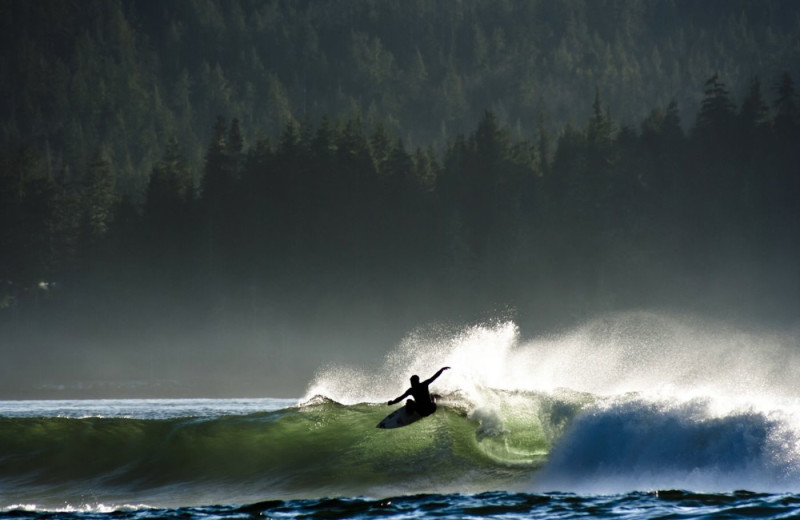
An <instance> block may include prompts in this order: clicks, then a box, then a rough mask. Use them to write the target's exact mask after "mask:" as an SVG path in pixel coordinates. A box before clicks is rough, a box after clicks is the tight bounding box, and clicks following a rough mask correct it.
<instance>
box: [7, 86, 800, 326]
mask: <svg viewBox="0 0 800 520" xmlns="http://www.w3.org/2000/svg"><path fill="white" fill-rule="evenodd" d="M773 87H774V88H772V89H771V90H773V92H774V100H773V101H772V103H768V102H767V101H766V99H765V95H764V93H763V92H762V90H763V88H762V86H761V83H760V81H759V79H758V78H756V79H754V80H753V81H752V84H751V88H750V89H749V91H748V93H747V95H746V96H745V97H744V98H743V99H742V100H741V103H740V104H739V105H738V107H737V105H736V104H735V102H734V100H733V99H732V97H731V95H730V93H729V92H728V89H727V87H726V85H725V84H724V82H723V81H722V80H721V79H720V78H719V77H718V76H717V75H714V76H712V77H711V78H710V79H709V80H708V81H707V82H706V85H705V90H704V93H703V100H702V105H701V109H700V111H699V113H698V114H697V117H696V120H695V121H694V122H693V123H692V124H691V125H690V130H689V131H688V132H685V131H684V130H683V125H682V123H681V120H680V116H679V111H678V107H677V105H676V103H674V102H673V103H670V104H669V105H668V106H666V107H659V108H656V109H653V110H652V112H651V113H650V114H649V116H648V117H647V118H645V119H644V120H643V121H642V122H641V124H640V126H639V128H631V127H627V126H619V125H618V124H617V123H616V122H615V121H614V119H613V118H612V117H611V115H610V109H609V107H608V106H607V105H604V104H603V103H602V97H601V95H600V91H599V89H597V90H596V93H595V101H594V103H593V105H592V110H591V116H590V117H589V119H588V121H586V123H585V124H584V125H581V126H575V125H567V126H566V127H564V128H563V129H562V130H561V131H559V132H558V133H557V134H556V135H553V134H551V133H550V132H549V131H548V130H547V129H545V128H544V127H542V128H541V129H540V131H539V133H538V136H537V138H536V139H533V140H529V139H526V138H523V137H518V136H516V137H515V136H514V132H513V131H512V130H511V129H510V128H509V127H507V126H506V125H503V124H501V123H500V122H499V120H498V118H497V117H496V116H495V114H494V113H492V112H491V111H486V112H485V113H484V115H483V117H482V119H481V120H480V122H479V124H478V125H477V128H475V130H474V131H472V132H471V133H469V134H467V135H459V136H457V137H456V138H454V139H452V140H450V141H449V142H448V143H447V145H446V146H445V147H444V148H443V149H442V150H435V149H434V148H433V147H431V146H427V147H424V146H417V147H413V148H410V147H407V146H406V145H404V143H403V140H402V139H401V138H399V137H398V136H397V135H394V134H392V133H391V132H389V131H388V130H387V128H386V126H385V125H382V124H376V125H374V126H372V127H368V126H367V125H366V124H365V122H364V120H363V118H361V117H358V116H356V117H351V118H348V119H333V118H328V117H324V118H322V119H321V120H320V121H319V122H318V123H316V124H315V123H313V122H311V121H310V120H305V121H303V122H301V123H297V122H295V121H289V122H288V123H287V125H286V126H285V128H284V130H283V132H282V133H281V135H280V137H279V139H278V140H277V142H274V143H273V142H271V141H270V140H269V139H268V138H256V139H254V140H253V141H252V142H251V141H249V140H248V139H247V136H245V135H243V132H242V130H241V125H240V123H239V121H238V120H237V119H232V120H230V121H228V120H226V118H224V117H222V116H220V117H219V118H218V119H217V122H216V124H215V126H214V128H213V132H212V138H211V139H210V142H209V143H208V146H207V149H206V152H205V157H204V161H203V167H202V171H200V172H197V171H194V170H193V168H192V167H191V166H190V163H189V161H187V159H186V157H185V156H184V155H183V154H182V152H181V148H180V146H179V144H178V141H177V140H176V139H174V138H173V139H171V140H169V142H168V143H166V144H165V151H164V153H163V155H162V157H161V158H160V159H159V160H158V161H157V162H156V164H155V166H154V167H153V170H152V174H151V175H150V179H149V183H148V187H147V190H146V197H145V200H144V201H143V202H142V203H141V204H137V203H136V201H134V200H133V199H132V198H130V197H119V196H117V195H116V192H115V190H114V175H113V169H112V167H111V164H110V160H109V157H108V154H107V152H106V151H104V150H103V149H102V148H101V149H98V151H97V152H96V153H95V155H94V158H93V160H92V161H91V163H90V165H89V168H88V173H87V174H86V175H84V176H82V177H81V178H80V179H75V178H73V177H72V176H70V175H68V174H62V175H61V176H54V175H52V174H49V173H48V172H47V169H46V168H45V167H44V162H45V161H44V160H43V157H42V156H41V154H39V153H37V152H36V151H35V149H34V148H32V147H20V148H16V149H13V150H11V151H7V152H6V153H4V154H3V155H2V157H1V158H0V160H2V168H1V169H0V171H2V172H4V174H3V176H2V177H0V182H2V185H0V194H2V201H0V208H2V209H1V210H0V211H2V212H3V222H4V223H6V224H5V225H3V226H2V237H0V244H2V246H0V248H1V249H2V250H3V251H5V253H4V254H3V255H2V265H0V273H2V275H0V281H2V283H3V287H2V293H0V307H1V308H2V309H1V310H0V312H2V313H3V315H4V316H5V318H6V319H12V320H16V319H22V318H23V317H24V316H25V315H26V313H27V314H35V313H37V312H39V309H42V308H71V309H73V312H74V313H75V315H78V314H80V312H79V310H84V311H85V310H86V309H92V310H93V311H92V313H91V314H92V316H93V317H92V318H91V319H97V316H98V313H99V314H100V315H108V316H121V315H124V316H126V319H134V320H137V319H143V318H145V317H149V318H158V319H163V320H169V319H172V317H175V316H182V319H190V318H189V316H194V317H197V316H209V315H223V316H236V317H237V318H236V319H243V318H242V316H251V317H252V318H253V319H257V318H258V316H261V315H262V314H263V313H269V312H272V313H276V312H277V313H279V314H280V313H285V314H286V315H291V316H303V317H306V318H307V317H308V316H312V317H313V316H314V315H315V313H318V314H322V313H324V312H325V311H326V309H328V310H329V309H330V308H331V307H336V306H344V307H346V306H348V305H355V304H354V302H360V303H361V304H364V305H377V306H384V307H385V310H386V312H387V313H389V314H390V315H391V314H394V313H402V312H405V313H412V314H414V318H415V319H417V318H419V317H424V316H427V317H430V318H432V319H435V318H440V319H457V318H463V317H469V316H475V315H477V314H479V313H481V312H483V311H485V310H487V309H489V310H492V311H498V310H501V309H505V308H508V307H511V308H514V309H516V312H518V313H520V314H522V315H524V316H526V317H533V318H531V319H534V320H542V321H546V322H555V321H558V320H560V319H565V317H578V316H581V315H584V314H586V313H589V312H598V311H603V310H611V309H618V308H627V307H633V306H678V307H682V308H687V307H689V308H691V307H693V306H698V307H702V306H703V305H708V306H711V307H713V306H723V307H724V306H736V305H744V307H743V308H746V309H748V310H749V311H752V310H753V308H756V307H758V308H759V309H760V312H764V313H771V314H773V315H784V314H785V315H789V314H791V313H792V312H793V311H796V309H797V304H798V303H800V302H798V295H800V291H798V289H800V285H799V284H800V276H798V272H797V269H796V265H797V259H798V258H800V240H799V239H800V237H799V236H798V231H797V230H798V229H800V201H799V200H798V196H800V170H798V166H797V165H798V164H800V161H799V160H800V109H799V108H798V98H797V92H796V90H795V86H794V83H793V80H792V78H791V76H790V74H789V73H784V74H783V75H782V76H781V77H780V78H779V80H778V81H777V82H776V83H775V84H774V85H773ZM197 178H200V179H201V183H200V184H199V185H198V184H197V182H195V179H197ZM748 301H749V302H752V306H747V304H746V302H748ZM402 309H406V310H402ZM408 309H411V310H408ZM86 319H89V318H86Z"/></svg>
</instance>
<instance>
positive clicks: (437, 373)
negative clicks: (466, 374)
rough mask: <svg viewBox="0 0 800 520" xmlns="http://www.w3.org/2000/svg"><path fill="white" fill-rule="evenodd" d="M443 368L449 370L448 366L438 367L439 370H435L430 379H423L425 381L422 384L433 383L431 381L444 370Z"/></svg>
mask: <svg viewBox="0 0 800 520" xmlns="http://www.w3.org/2000/svg"><path fill="white" fill-rule="evenodd" d="M445 370H450V367H442V368H440V369H439V371H438V372H436V373H435V374H433V376H432V377H431V378H430V379H428V380H427V381H425V383H424V384H426V385H429V384H431V383H433V381H434V380H435V379H436V378H437V377H439V376H440V375H442V372H444V371H445Z"/></svg>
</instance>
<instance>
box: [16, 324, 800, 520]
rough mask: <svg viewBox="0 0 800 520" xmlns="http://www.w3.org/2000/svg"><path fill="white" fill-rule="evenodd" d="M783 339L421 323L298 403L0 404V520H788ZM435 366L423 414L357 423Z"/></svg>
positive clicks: (798, 477) (795, 363)
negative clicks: (407, 420)
mask: <svg viewBox="0 0 800 520" xmlns="http://www.w3.org/2000/svg"><path fill="white" fill-rule="evenodd" d="M799 347H800V346H798V345H797V338H796V335H794V334H789V333H786V334H778V333H774V332H770V333H764V332H746V331H743V330H740V329H737V328H735V327H733V326H730V325H725V324H721V323H714V322H709V321H707V320H700V319H698V318H689V317H676V316H670V315H665V314H656V313H645V312H636V313H625V314H615V315H609V316H606V317H603V318H598V319H595V320H592V321H590V322H587V323H585V324H583V325H581V326H579V327H576V328H574V329H572V330H568V331H564V332H561V333H554V334H552V335H549V336H546V337H537V338H534V339H523V338H521V336H520V332H519V330H518V328H517V326H516V325H515V324H514V323H513V322H497V323H493V324H483V325H476V326H472V327H467V328H460V329H459V328H451V327H443V326H440V327H428V328H425V329H420V330H418V331H415V332H414V333H412V334H410V335H409V336H408V337H407V338H406V339H405V340H404V341H403V342H402V343H401V344H400V345H398V346H397V347H396V348H395V349H394V350H392V351H391V352H390V353H389V354H388V355H387V357H386V359H385V361H384V363H383V364H382V366H380V367H377V368H374V367H372V368H369V367H357V366H337V365H328V366H323V367H321V368H320V369H319V371H318V372H317V374H316V375H315V376H314V378H313V380H312V381H310V382H309V384H308V387H307V391H306V393H305V395H303V396H300V397H299V398H297V399H269V398H264V399H241V400H172V401H170V400H150V401H144V400H128V401H126V400H117V401H39V402H25V401H16V402H0V516H3V517H9V518H12V517H13V518H53V517H54V515H55V517H59V518H61V517H63V518H97V517H98V515H99V516H101V517H102V516H103V515H112V516H113V517H114V518H121V517H131V518H164V517H176V518H178V517H180V518H211V517H213V518H227V517H230V518H244V517H251V516H266V517H273V518H281V517H283V518H288V517H304V516H311V517H321V516H322V517H331V518H350V517H353V518H356V517H363V518H366V517H370V518H373V517H375V516H379V517H386V518H409V517H428V516H436V517H438V518H467V517H487V516H490V517H493V518H520V517H525V518H530V517H537V516H539V517H542V518H569V517H572V516H575V515H577V516H592V517H603V518H612V517H613V518H619V517H628V518H667V517H671V518H675V517H693V518H701V517H709V518H711V517H718V516H720V515H722V516H727V517H742V518H755V517H758V518H788V517H792V516H798V515H800V496H799V495H798V493H800V399H799V398H798V393H797V390H796V388H797V384H796V374H798V368H800V357H799V356H798V348H799ZM441 366H451V367H452V369H451V370H449V371H447V372H445V373H444V374H443V375H442V376H441V377H440V378H439V379H437V380H436V382H435V383H434V384H433V385H432V388H431V390H432V391H433V392H434V393H435V394H438V396H439V397H438V403H439V409H438V411H437V412H436V414H434V415H433V416H431V417H428V418H425V419H424V420H422V421H419V422H418V423H415V424H413V425H411V426H408V427H405V428H400V429H397V430H388V431H386V430H379V429H377V428H376V427H375V426H376V425H377V423H378V422H379V421H380V420H381V419H382V418H383V417H384V416H386V415H387V414H388V413H389V412H390V411H392V410H393V409H395V408H396V407H389V406H387V405H386V401H388V400H389V399H391V398H394V397H396V396H397V395H400V394H401V393H402V392H403V391H404V390H405V389H406V388H407V385H408V378H409V377H410V376H411V375H412V374H418V375H420V377H421V378H427V377H430V375H432V374H433V373H434V372H435V371H436V370H437V369H438V368H440V367H441ZM326 515H327V516H326Z"/></svg>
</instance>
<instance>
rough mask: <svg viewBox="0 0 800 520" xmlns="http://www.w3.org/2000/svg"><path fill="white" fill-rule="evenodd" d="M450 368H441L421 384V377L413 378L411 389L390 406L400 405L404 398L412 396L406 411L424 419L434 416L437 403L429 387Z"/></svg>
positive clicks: (407, 403)
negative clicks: (415, 413) (432, 397)
mask: <svg viewBox="0 0 800 520" xmlns="http://www.w3.org/2000/svg"><path fill="white" fill-rule="evenodd" d="M449 368H450V367H442V368H440V369H439V371H438V372H436V373H435V374H433V377H431V378H430V379H426V380H425V381H423V382H421V383H420V382H419V376H417V375H413V376H411V388H409V389H408V390H406V391H405V393H403V395H401V396H400V397H398V398H397V399H392V400H391V401H389V406H392V405H393V404H397V403H399V402H400V401H402V400H403V398H404V397H407V396H411V397H413V399H409V400H408V401H406V410H408V412H409V413H413V412H417V413H418V414H419V415H421V416H422V417H427V416H428V415H430V414H432V413H433V412H435V411H436V403H434V402H433V399H431V393H430V390H428V386H429V385H430V384H431V383H433V381H434V380H435V379H436V378H437V377H439V376H440V375H442V372H444V371H445V370H448V369H449Z"/></svg>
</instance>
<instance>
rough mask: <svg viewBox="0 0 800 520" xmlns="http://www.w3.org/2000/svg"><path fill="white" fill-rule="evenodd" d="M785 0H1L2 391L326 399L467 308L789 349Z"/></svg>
mask: <svg viewBox="0 0 800 520" xmlns="http://www.w3.org/2000/svg"><path fill="white" fill-rule="evenodd" d="M798 16H800V4H798V3H796V2H788V1H763V2H745V1H730V2H711V1H709V2H671V1H666V0H665V1H656V0H653V1H648V2H637V3H634V2H602V1H593V0H585V1H584V0H581V1H577V2H561V1H554V2H489V1H482V0H470V1H464V2H457V3H456V2H453V3H442V2H424V1H422V2H405V1H383V2H374V3H372V2H347V3H339V2H332V1H312V2H291V1H275V2H251V1H246V0H242V1H231V2H214V1H198V2H147V1H135V0H127V1H114V2H110V1H86V2H80V3H77V4H73V3H67V2H59V1H39V2H24V1H9V0H3V1H2V2H0V23H1V24H2V30H1V31H0V40H2V49H3V53H2V56H1V57H0V60H1V61H2V70H3V74H2V75H3V79H2V81H0V212H1V213H0V214H2V221H1V223H0V349H2V354H3V362H2V364H0V399H21V398H37V399H40V398H45V399H58V398H90V397H259V396H270V397H294V398H297V397H301V396H304V395H306V394H309V393H310V394H314V393H316V392H315V391H314V388H317V389H318V390H319V393H321V394H325V388H328V394H325V395H327V397H330V398H337V395H333V394H336V390H334V389H333V387H335V386H336V385H333V386H331V387H324V385H323V386H319V384H321V382H325V381H328V382H330V381H331V380H338V379H337V378H335V377H334V378H331V377H329V376H330V374H332V373H338V372H337V370H343V371H344V372H342V373H351V374H353V375H352V377H353V378H355V379H354V381H361V382H364V384H365V385H366V384H370V385H372V386H373V387H374V386H375V382H374V381H375V380H374V379H370V377H373V376H365V375H364V374H369V373H374V374H383V376H382V379H380V380H381V381H386V380H387V379H388V378H390V377H392V376H394V377H397V378H398V381H397V382H392V384H393V385H402V384H403V381H405V380H406V378H407V376H406V373H405V372H406V371H410V370H411V369H410V368H409V369H406V370H404V369H403V368H402V367H397V366H395V365H392V360H393V359H395V358H396V356H398V355H400V354H398V353H400V352H405V351H404V350H403V349H404V348H407V345H409V344H411V343H414V342H416V343H415V344H424V345H427V347H425V348H419V349H417V350H415V351H414V352H416V357H415V358H414V360H409V361H408V362H407V363H406V364H407V365H409V366H411V365H414V366H416V367H417V368H416V370H418V371H419V372H421V373H422V372H425V373H427V372H433V370H434V369H435V368H436V363H437V362H439V361H438V360H439V359H440V358H441V356H438V355H437V354H436V352H439V351H438V350H437V349H442V348H445V349H446V348H449V347H447V345H450V346H452V342H454V341H455V342H457V341H458V338H461V337H462V334H467V332H465V331H469V330H473V329H471V327H475V326H478V327H483V326H485V327H488V330H505V329H504V327H511V328H512V329H513V330H515V331H516V332H515V334H519V337H518V338H517V339H515V340H514V344H515V345H518V346H519V348H522V349H525V348H529V347H525V346H526V345H531V344H541V342H547V341H555V342H556V343H558V342H559V341H566V340H565V339H564V338H573V337H574V336H575V334H579V333H581V332H580V331H586V330H595V329H594V328H593V327H594V325H592V324H596V323H604V324H606V325H605V326H606V327H610V328H612V329H614V330H624V331H625V334H624V335H621V336H619V337H618V338H617V339H616V340H615V342H612V343H613V344H614V345H615V348H616V349H617V350H616V351H614V352H617V354H619V353H620V352H623V351H624V352H625V353H627V354H631V353H636V352H639V353H641V352H647V353H648V354H647V356H649V357H648V358H647V359H649V360H650V362H648V363H645V362H641V363H639V364H636V363H634V362H631V363H633V365H631V366H632V367H634V366H636V367H639V369H641V368H642V367H643V366H663V365H664V363H668V360H670V359H672V361H673V362H675V360H676V359H681V360H685V362H686V363H689V364H695V365H696V364H697V363H700V364H702V362H701V361H698V360H699V359H701V358H693V357H691V356H689V355H688V353H687V352H689V351H691V352H706V350H704V349H706V348H708V349H709V350H708V351H707V352H708V353H709V356H711V357H712V358H713V359H717V360H718V361H719V363H725V362H726V361H729V360H730V359H732V358H733V357H734V355H735V356H739V357H741V356H745V357H747V359H751V358H758V357H759V353H761V354H764V352H765V350H764V349H767V347H763V345H765V344H768V345H770V347H769V348H768V349H767V350H769V352H770V354H769V356H772V357H771V358H770V359H772V361H771V362H770V363H771V364H770V365H769V366H772V367H776V368H775V370H778V369H777V367H779V366H781V365H784V366H796V364H792V363H794V361H795V358H796V354H794V352H795V351H796V350H795V349H796V348H797V347H798V345H797V326H798V321H797V317H798V311H799V310H800V269H798V259H800V233H798V230H800V201H798V196H799V195H800V175H799V174H798V172H800V169H799V168H798V164H800V162H798V160H799V159H800V105H799V104H798V103H799V102H800V101H798V95H797V90H796V87H795V83H794V80H795V79H796V78H797V77H800V69H799V68H798V65H800V56H798V48H797V43H796V40H797V34H798V31H800V27H798ZM632 316H637V317H638V318H635V320H634V321H636V323H638V324H639V325H637V326H630V323H631V320H632V319H633V318H631V317H632ZM665 323H669V324H670V325H668V326H667V325H665ZM687 327H688V328H689V329H690V330H693V331H695V332H694V333H693V334H691V335H685V334H683V332H682V331H685V330H687ZM667 329H669V330H671V331H672V332H668V331H667ZM604 330H605V329H604ZM654 330H658V332H657V335H658V337H659V338H661V339H659V341H658V342H657V345H658V347H657V348H656V347H653V344H652V342H651V339H652V337H653V335H654V334H656V332H654ZM604 334H605V333H602V334H601V333H597V334H594V333H592V334H589V333H587V335H585V336H584V339H583V340H581V342H580V344H581V345H583V347H581V348H582V350H580V352H581V354H576V356H585V355H587V350H586V349H588V351H594V352H603V353H605V354H604V356H603V358H604V359H609V358H613V359H617V357H616V356H617V354H613V355H612V354H611V353H610V351H609V350H608V349H609V347H608V345H609V343H608V339H607V337H606V336H605V335H604ZM708 335H713V336H714V337H715V338H717V340H719V338H720V337H725V338H728V339H729V341H727V343H730V345H729V347H726V348H729V349H730V350H729V351H726V350H725V349H723V348H722V347H720V346H719V344H721V343H726V341H722V340H719V341H717V344H716V346H714V347H713V348H712V347H709V346H708V344H707V343H705V342H704V341H703V340H701V339H698V338H707V337H708ZM665 337H680V338H682V339H681V341H680V342H679V343H680V344H675V343H671V342H670V341H666V340H664V338H665ZM742 337H746V338H750V339H749V340H748V341H749V343H747V345H746V346H744V347H743V346H742V343H741V341H739V339H741V338H742ZM420 338H423V339H420ZM559 338H560V339H559ZM494 341H495V340H492V341H488V342H487V343H485V344H482V345H483V346H482V347H481V350H482V351H486V352H494V351H493V350H492V349H494V348H495V347H496V346H495V345H494V343H493V342H494ZM497 341H500V340H497ZM558 344H561V343H558ZM570 344H573V343H570ZM514 348H517V347H514ZM542 348H543V347H542ZM563 348H565V349H566V348H567V347H563ZM593 349H595V350H593ZM654 349H655V350H654ZM687 349H688V350H687ZM613 350H614V349H612V351H613ZM712 350H713V354H711V353H710V352H711V351H712ZM721 352H728V354H724V355H723V354H720V353H721ZM734 353H736V354H734ZM777 353H780V354H777ZM659 354H660V355H659ZM475 355H476V356H477V354H475ZM498 355H499V354H498ZM541 355H542V356H545V352H542V353H541ZM548 355H550V354H548ZM764 355H767V354H764ZM437 356H438V357H437ZM715 356H716V357H715ZM428 357H430V363H431V364H430V365H429V364H428V362H429V360H428V359H427V358H428ZM445 357H446V356H445ZM500 357H501V358H502V356H500ZM634 357H635V356H634ZM481 359H483V358H481ZM503 359H505V358H503ZM531 359H536V356H533V357H532V358H531ZM637 359H638V358H637ZM703 359H704V358H703ZM655 360H658V363H656V361H655ZM787 360H791V362H790V361H787ZM619 362H620V363H623V364H622V365H619V366H617V365H614V368H609V369H608V370H609V372H608V374H618V372H616V371H617V370H621V367H623V366H626V365H624V363H628V362H629V361H622V359H621V358H619ZM609 363H610V362H609ZM787 363H788V365H787ZM388 366H393V367H395V368H396V371H391V372H390V373H386V370H387V368H386V367H388ZM609 367H611V365H609ZM532 370H533V368H532ZM631 370H634V368H631ZM637 370H638V369H637ZM665 370H666V369H665ZM764 370H765V371H766V372H765V373H767V372H769V370H767V369H766V368H765V369H764ZM350 371H352V372H350ZM398 373H399V376H397V374H398ZM648 373H650V372H648ZM670 373H673V372H670ZM674 373H678V372H674ZM679 373H680V374H682V375H681V376H680V377H681V378H683V379H681V380H682V381H684V382H685V381H686V380H691V377H689V376H688V375H686V373H685V372H681V371H679ZM453 374H456V372H455V371H454V372H453ZM537 374H538V375H537V377H544V374H542V373H539V372H537ZM450 375H451V376H452V377H454V378H455V377H456V376H453V375H452V374H450ZM362 376H363V377H366V378H367V379H366V380H364V379H363V377H362ZM348 377H349V376H348ZM609 377H610V376H609ZM764 377H765V378H768V376H767V375H764ZM340 379H341V378H340ZM501 379H502V378H501ZM454 380H456V379H454ZM367 381H372V382H371V383H367ZM494 381H495V383H496V382H497V380H494ZM574 382H575V381H573V383H574ZM670 382H675V381H670ZM337 384H339V383H337ZM465 384H466V383H465ZM600 386H602V385H600ZM598 388H599V387H598ZM598 388H590V389H587V391H598ZM395 390H396V388H395V386H392V388H390V389H387V392H386V393H387V394H392V393H393V392H394V391H395ZM349 395H351V397H352V396H354V395H362V394H360V393H358V392H355V393H351V394H349ZM308 397H309V398H310V397H313V395H308ZM364 397H365V398H366V397H367V396H366V395H365V396H364ZM338 398H339V399H340V400H342V402H349V400H351V399H350V398H348V397H345V396H344V395H338Z"/></svg>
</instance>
